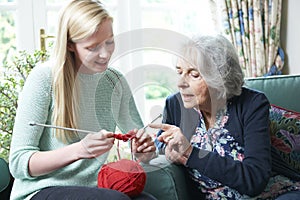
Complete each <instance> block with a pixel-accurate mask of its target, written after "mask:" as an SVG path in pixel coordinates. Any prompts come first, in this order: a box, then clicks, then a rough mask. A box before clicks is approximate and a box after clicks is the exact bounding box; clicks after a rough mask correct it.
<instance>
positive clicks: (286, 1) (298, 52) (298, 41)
mask: <svg viewBox="0 0 300 200" xmlns="http://www.w3.org/2000/svg"><path fill="white" fill-rule="evenodd" d="M299 9H300V1H299V0H282V21H281V45H282V48H283V49H284V51H285V63H284V68H283V73H284V74H300V62H299V61H300V26H299V18H300V12H299Z"/></svg>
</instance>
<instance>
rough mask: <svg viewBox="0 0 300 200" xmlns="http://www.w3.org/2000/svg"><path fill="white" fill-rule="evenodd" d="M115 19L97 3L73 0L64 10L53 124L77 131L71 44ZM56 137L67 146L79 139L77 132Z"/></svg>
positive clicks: (58, 42)
mask: <svg viewBox="0 0 300 200" xmlns="http://www.w3.org/2000/svg"><path fill="white" fill-rule="evenodd" d="M107 19H111V20H112V18H111V17H110V16H109V14H108V12H107V11H106V10H105V9H104V8H103V5H102V4H101V2H99V1H97V0H71V1H69V3H67V5H66V6H65V7H64V8H63V9H62V10H61V13H60V18H59V25H58V32H57V36H56V42H55V48H54V54H53V55H54V66H53V68H52V74H53V94H54V110H53V115H52V121H53V124H54V125H56V126H65V127H70V128H77V119H76V116H77V115H76V113H77V108H76V107H77V105H78V102H77V99H78V98H77V86H76V84H75V79H76V75H77V72H78V69H76V66H75V61H74V59H75V57H74V54H73V53H72V52H70V51H69V50H68V47H67V46H68V42H73V43H76V42H78V41H80V40H82V39H85V38H87V37H89V36H91V35H93V33H95V32H96V31H97V30H98V28H99V26H100V24H101V23H102V22H103V21H105V20H107ZM56 137H57V138H58V139H59V140H61V141H62V142H64V143H68V142H72V141H74V140H75V139H76V138H78V135H77V133H74V132H70V131H64V130H56Z"/></svg>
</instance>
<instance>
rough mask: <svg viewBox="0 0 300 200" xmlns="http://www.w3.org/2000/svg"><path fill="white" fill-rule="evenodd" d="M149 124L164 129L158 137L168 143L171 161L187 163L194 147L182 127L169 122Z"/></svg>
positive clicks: (168, 157) (166, 151) (167, 150)
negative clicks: (183, 132)
mask: <svg viewBox="0 0 300 200" xmlns="http://www.w3.org/2000/svg"><path fill="white" fill-rule="evenodd" d="M149 126H150V127H151V128H157V129H161V130H163V131H164V132H163V133H162V134H161V135H160V136H158V138H157V139H158V140H159V141H161V142H164V143H166V144H167V146H166V149H165V155H166V158H167V159H168V160H169V161H171V162H174V163H180V164H183V165H185V164H186V162H187V159H188V158H189V156H190V154H191V152H192V149H193V148H192V146H191V144H190V143H189V141H188V140H187V139H186V137H185V136H184V135H183V134H182V132H181V130H180V128H179V127H177V126H173V125H169V124H150V125H149Z"/></svg>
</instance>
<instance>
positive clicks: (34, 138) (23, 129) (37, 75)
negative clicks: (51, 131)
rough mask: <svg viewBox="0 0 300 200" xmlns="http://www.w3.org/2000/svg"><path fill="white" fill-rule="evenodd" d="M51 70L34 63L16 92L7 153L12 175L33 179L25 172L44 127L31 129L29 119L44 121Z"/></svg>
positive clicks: (49, 93) (48, 100)
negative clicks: (20, 89) (16, 101)
mask: <svg viewBox="0 0 300 200" xmlns="http://www.w3.org/2000/svg"><path fill="white" fill-rule="evenodd" d="M51 97H52V93H51V69H50V68H49V67H46V66H36V67H35V68H34V69H33V70H32V71H31V73H30V74H29V76H28V77H27V80H26V82H25V85H24V87H23V89H22V92H21V93H20V94H19V99H18V107H17V111H16V117H15V122H14V128H13V134H12V142H11V147H10V148H11V149H10V156H9V165H10V166H9V168H10V171H11V173H12V175H13V176H14V177H15V178H19V179H24V178H33V177H31V176H30V175H29V173H28V161H29V158H30V156H31V155H32V154H33V153H34V152H36V151H39V141H40V137H41V135H42V133H43V128H40V127H39V128H34V127H33V126H30V125H29V123H30V122H36V123H45V122H46V120H47V118H48V112H49V105H50V101H51Z"/></svg>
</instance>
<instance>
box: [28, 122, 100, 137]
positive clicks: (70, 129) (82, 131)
mask: <svg viewBox="0 0 300 200" xmlns="http://www.w3.org/2000/svg"><path fill="white" fill-rule="evenodd" d="M29 125H30V126H43V127H47V128H56V129H62V130H67V131H77V132H81V133H87V134H88V133H94V131H87V130H81V129H75V128H67V127H63V126H54V125H48V124H39V123H36V122H29Z"/></svg>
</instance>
